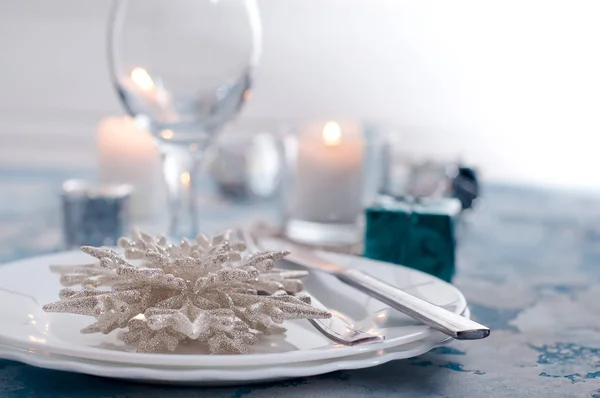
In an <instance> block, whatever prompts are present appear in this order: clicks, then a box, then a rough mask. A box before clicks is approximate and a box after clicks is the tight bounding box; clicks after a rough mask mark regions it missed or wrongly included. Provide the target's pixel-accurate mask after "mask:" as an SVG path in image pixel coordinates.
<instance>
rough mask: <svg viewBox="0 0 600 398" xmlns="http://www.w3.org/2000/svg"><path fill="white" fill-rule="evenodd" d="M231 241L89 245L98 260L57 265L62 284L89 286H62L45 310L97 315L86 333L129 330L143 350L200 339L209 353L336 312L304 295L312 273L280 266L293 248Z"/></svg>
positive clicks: (240, 348) (235, 348) (238, 347)
mask: <svg viewBox="0 0 600 398" xmlns="http://www.w3.org/2000/svg"><path fill="white" fill-rule="evenodd" d="M229 238H230V234H229V233H225V234H221V235H218V236H216V237H214V238H213V239H208V238H207V237H205V236H204V235H199V236H198V237H197V238H196V240H195V241H189V240H187V239H183V241H182V242H181V243H180V244H178V245H177V244H172V243H169V241H168V240H167V239H166V238H165V237H164V236H161V237H158V238H156V237H153V236H150V235H147V234H144V233H141V232H140V233H137V232H136V233H134V234H133V238H132V239H127V238H121V239H120V240H119V243H118V245H119V247H120V248H122V249H123V250H124V254H121V253H119V252H117V251H115V250H112V249H109V248H97V247H90V246H84V247H82V248H81V250H82V251H84V252H85V253H87V254H89V255H91V256H93V257H95V258H97V259H98V260H99V263H96V264H86V265H80V266H53V267H52V270H53V271H54V272H57V273H60V274H61V283H62V284H63V286H74V285H82V286H83V288H82V289H81V290H75V289H72V288H70V287H67V288H65V289H62V290H61V291H60V293H59V297H60V301H57V302H54V303H50V304H47V305H45V306H44V307H43V308H44V311H47V312H65V313H72V314H80V315H87V316H93V317H94V318H96V322H95V323H93V324H91V325H89V326H88V327H86V328H84V329H83V330H82V333H105V334H107V333H110V332H112V331H113V330H116V329H124V328H127V329H128V330H127V331H126V332H125V333H123V334H122V339H123V341H124V342H125V343H128V344H136V345H137V351H138V352H157V351H158V352H159V351H174V350H175V349H176V348H177V346H178V345H179V344H180V343H181V342H183V341H190V340H197V341H202V342H206V343H207V344H208V347H209V350H210V352H211V353H235V354H245V353H247V352H248V347H249V346H250V345H252V344H254V343H255V342H256V341H257V339H258V336H259V334H260V333H261V332H262V333H265V334H270V333H278V332H283V331H284V330H285V329H284V328H282V327H281V326H279V325H280V324H281V323H283V321H284V320H286V319H317V318H329V317H331V314H330V313H329V312H327V311H322V310H319V309H317V308H314V307H312V306H311V305H310V298H309V297H308V296H307V295H304V294H303V293H302V289H303V285H302V282H301V280H300V278H302V277H304V276H306V275H307V273H306V272H304V271H285V270H279V269H276V268H274V262H275V261H277V260H280V259H282V258H283V257H285V256H286V255H287V254H288V253H287V252H275V251H266V252H261V253H255V254H251V255H247V254H245V253H244V251H245V249H246V248H245V245H244V244H243V243H242V242H237V243H232V242H231V241H230V239H229ZM107 286H109V287H110V290H109V289H108V288H107ZM98 287H104V289H99V288H98Z"/></svg>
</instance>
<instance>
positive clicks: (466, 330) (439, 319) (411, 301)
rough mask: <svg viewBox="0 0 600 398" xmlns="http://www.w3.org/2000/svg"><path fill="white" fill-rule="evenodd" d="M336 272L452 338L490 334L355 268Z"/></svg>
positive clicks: (365, 291)
mask: <svg viewBox="0 0 600 398" xmlns="http://www.w3.org/2000/svg"><path fill="white" fill-rule="evenodd" d="M335 275H336V277H337V278H338V279H339V280H341V281H342V282H344V283H346V284H347V285H350V286H352V287H354V288H356V289H358V290H360V291H362V292H363V293H366V294H368V295H369V296H371V297H374V298H376V299H378V300H379V301H381V302H383V303H385V304H387V305H389V306H390V307H392V308H394V309H396V310H398V311H400V312H402V313H404V314H407V315H408V316H410V317H412V318H415V319H417V320H419V321H421V322H423V323H424V324H426V325H429V326H431V327H432V328H434V329H436V330H439V331H440V332H442V333H444V334H446V335H448V336H451V337H454V338H455V339H458V340H476V339H483V338H485V337H487V336H489V335H490V329H488V328H487V327H485V326H483V325H480V324H479V323H477V322H474V321H471V320H470V319H467V318H465V317H463V316H461V315H458V314H455V313H453V312H450V311H448V310H445V309H444V308H441V307H438V306H437V305H434V304H431V303H429V302H427V301H425V300H422V299H420V298H418V297H415V296H413V295H411V294H408V293H406V292H404V291H402V290H400V289H398V288H397V287H394V286H392V285H390V284H388V283H386V282H384V281H382V280H380V279H377V278H375V277H373V276H371V275H369V274H366V273H364V272H362V271H359V270H357V269H345V270H343V271H341V272H337V273H336V274H335Z"/></svg>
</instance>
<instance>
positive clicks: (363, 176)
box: [281, 121, 381, 245]
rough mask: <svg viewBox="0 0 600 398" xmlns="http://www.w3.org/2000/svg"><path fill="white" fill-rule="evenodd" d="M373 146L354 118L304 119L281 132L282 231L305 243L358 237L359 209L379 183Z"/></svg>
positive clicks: (373, 138) (341, 242)
mask: <svg viewBox="0 0 600 398" xmlns="http://www.w3.org/2000/svg"><path fill="white" fill-rule="evenodd" d="M379 149H380V145H379V142H378V139H377V137H376V136H374V135H372V134H369V133H368V131H365V129H364V128H363V125H362V124H360V123H349V122H337V121H329V122H321V123H314V124H305V125H301V126H300V127H297V128H295V129H291V131H289V132H288V133H287V134H284V136H283V150H284V166H285V167H284V170H283V175H282V180H281V181H282V186H281V187H282V191H281V192H282V204H283V212H284V220H283V221H284V231H285V235H286V236H287V237H288V238H289V239H291V240H294V241H296V242H299V243H304V244H308V245H351V244H354V243H356V242H358V241H360V240H361V238H362V231H363V226H362V219H363V214H364V209H365V208H366V206H367V205H368V204H369V203H370V202H371V201H372V200H373V199H374V198H375V195H376V193H377V188H378V186H379V184H380V183H379V176H380V171H381V168H380V167H379V160H380V157H379V156H378V154H377V152H378V150H379Z"/></svg>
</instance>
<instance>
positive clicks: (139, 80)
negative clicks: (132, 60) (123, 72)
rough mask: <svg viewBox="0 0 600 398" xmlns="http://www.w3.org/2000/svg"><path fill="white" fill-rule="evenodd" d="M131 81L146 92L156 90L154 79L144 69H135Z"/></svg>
mask: <svg viewBox="0 0 600 398" xmlns="http://www.w3.org/2000/svg"><path fill="white" fill-rule="evenodd" d="M131 80H132V81H133V82H134V83H135V85H136V86H138V87H139V88H141V89H142V90H144V91H152V90H154V82H153V81H152V78H151V77H150V75H149V74H148V72H147V71H146V69H144V68H135V69H134V70H132V71H131Z"/></svg>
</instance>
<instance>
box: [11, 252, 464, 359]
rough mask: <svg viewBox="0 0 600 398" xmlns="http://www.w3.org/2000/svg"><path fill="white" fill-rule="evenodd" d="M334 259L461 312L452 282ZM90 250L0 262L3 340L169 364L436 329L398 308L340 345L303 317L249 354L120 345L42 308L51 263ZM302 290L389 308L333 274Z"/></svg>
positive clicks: (363, 313) (330, 302)
mask: <svg viewBox="0 0 600 398" xmlns="http://www.w3.org/2000/svg"><path fill="white" fill-rule="evenodd" d="M327 257H328V258H329V260H331V261H335V262H338V263H340V264H341V265H344V266H351V267H355V268H358V269H362V270H363V271H366V272H369V273H371V274H373V275H375V276H377V277H379V278H381V279H384V280H386V281H388V282H389V283H392V284H394V285H396V286H398V287H400V288H402V289H404V290H406V291H408V292H410V293H412V294H414V295H417V296H419V297H421V298H423V299H425V300H427V301H429V302H432V303H434V304H436V305H439V306H442V307H445V308H446V309H448V310H450V311H453V312H455V313H458V314H460V313H462V312H463V311H464V310H465V308H466V301H465V298H464V296H463V295H462V293H461V292H460V291H459V290H458V289H456V288H455V287H454V286H452V285H450V284H448V283H446V282H443V281H441V280H439V279H437V278H435V277H432V276H430V275H427V274H424V273H421V272H418V271H415V270H412V269H409V268H405V267H401V266H396V265H390V264H387V263H382V262H377V261H373V260H367V259H364V258H359V257H355V256H346V255H339V254H328V255H327ZM89 261H90V257H89V256H87V255H85V254H84V253H81V252H76V251H73V252H64V253H58V254H54V255H50V256H43V257H36V258H31V259H27V260H23V261H19V262H15V263H11V264H6V265H4V266H1V267H0V319H2V328H0V343H1V344H3V345H9V346H14V347H20V348H24V349H28V350H35V351H36V352H43V353H48V354H54V355H61V356H71V357H75V358H82V359H88V360H99V361H108V362H112V363H115V364H129V365H145V366H161V367H162V366H168V367H212V368H215V367H232V366H233V367H240V366H249V367H250V366H264V365H280V364H290V363H299V362H307V361H319V360H325V359H332V358H340V357H346V356H350V355H358V354H364V353H370V352H377V351H379V350H385V349H390V348H393V347H398V346H401V345H404V344H410V343H413V342H416V341H420V340H423V339H427V338H430V337H431V336H434V335H438V333H437V332H435V331H434V330H433V329H431V328H430V327H428V326H425V325H421V324H419V323H417V322H416V321H413V320H412V319H410V318H408V317H406V316H404V315H401V314H398V315H397V319H395V320H394V323H395V325H396V326H395V327H389V328H387V329H385V334H386V340H385V341H384V342H382V343H373V344H366V345H359V346H354V347H348V346H341V345H339V344H335V343H332V342H330V341H329V340H328V339H326V338H325V337H323V336H322V335H321V334H320V333H318V332H317V331H316V330H315V329H313V328H312V326H311V325H310V324H309V323H308V322H306V321H289V322H286V323H285V325H284V326H286V328H287V329H288V331H287V333H286V334H285V335H280V336H263V337H261V339H260V340H259V342H258V343H257V344H256V345H254V346H253V347H252V351H251V354H249V355H202V354H206V351H204V350H203V347H202V346H201V345H191V346H187V347H182V348H181V349H179V350H178V351H177V352H176V353H172V354H137V353H135V352H134V351H135V349H134V347H131V346H127V345H125V344H123V343H122V342H121V341H120V340H119V339H118V336H117V332H113V333H111V334H109V335H102V334H80V333H79V330H80V329H81V328H82V327H84V326H86V325H88V324H90V323H92V321H93V319H92V318H90V317H84V316H78V315H71V314H47V313H45V312H43V311H42V309H41V307H42V305H44V304H46V303H48V302H52V301H55V300H57V298H58V291H59V289H60V288H61V286H60V284H59V282H58V277H57V275H54V274H52V273H51V272H50V270H49V267H48V266H49V265H50V264H81V263H85V262H89ZM306 287H307V290H308V291H310V292H311V294H313V295H314V296H316V297H317V298H318V299H319V300H320V301H321V302H322V303H323V304H325V305H326V306H327V307H329V308H331V309H335V310H337V311H340V312H342V313H345V314H346V315H348V316H349V317H351V318H353V319H357V320H360V319H364V318H367V317H369V316H373V314H376V313H377V312H378V311H380V310H383V309H387V308H388V307H387V306H386V305H385V304H383V303H381V302H379V301H377V300H375V299H373V298H370V297H368V296H366V295H364V294H363V293H360V292H358V291H357V290H355V289H353V288H351V287H349V286H346V285H344V284H342V283H341V282H339V281H338V280H337V279H335V278H334V277H331V276H329V275H325V274H322V273H313V274H312V275H311V276H310V277H309V278H308V279H307V281H306Z"/></svg>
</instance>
